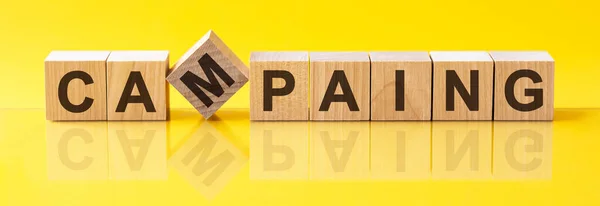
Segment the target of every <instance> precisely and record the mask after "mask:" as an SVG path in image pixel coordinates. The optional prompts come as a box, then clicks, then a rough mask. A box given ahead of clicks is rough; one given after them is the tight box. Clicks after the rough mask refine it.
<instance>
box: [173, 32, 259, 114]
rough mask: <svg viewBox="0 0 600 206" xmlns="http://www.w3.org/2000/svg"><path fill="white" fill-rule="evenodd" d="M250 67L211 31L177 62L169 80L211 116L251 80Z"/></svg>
mask: <svg viewBox="0 0 600 206" xmlns="http://www.w3.org/2000/svg"><path fill="white" fill-rule="evenodd" d="M248 75H249V70H248V67H246V65H244V63H243V62H242V60H240V59H239V58H238V57H237V56H236V55H235V54H234V53H233V52H232V51H231V50H230V49H229V48H228V47H227V45H225V43H223V41H222V40H221V39H220V38H219V37H218V36H217V35H216V34H215V33H214V32H213V31H209V32H208V33H207V34H206V35H204V37H202V38H201V39H200V40H199V41H198V42H196V44H195V45H194V46H193V47H192V48H190V49H189V50H188V51H187V52H186V53H185V54H184V55H183V57H181V59H179V61H177V63H175V66H174V67H173V68H172V71H171V74H169V75H168V76H167V81H169V83H171V85H173V87H175V89H177V91H179V92H180V93H181V94H182V95H183V96H184V97H185V98H186V99H187V100H188V101H189V102H190V103H191V104H192V105H193V106H194V108H196V110H198V112H200V113H201V114H202V116H204V118H206V119H208V118H209V117H211V116H212V115H213V114H214V113H215V112H216V111H217V110H218V109H219V108H221V106H223V104H225V102H226V101H227V100H229V98H231V96H233V94H235V93H236V92H237V91H238V90H239V89H240V88H242V86H244V84H246V82H248V77H249V76H248Z"/></svg>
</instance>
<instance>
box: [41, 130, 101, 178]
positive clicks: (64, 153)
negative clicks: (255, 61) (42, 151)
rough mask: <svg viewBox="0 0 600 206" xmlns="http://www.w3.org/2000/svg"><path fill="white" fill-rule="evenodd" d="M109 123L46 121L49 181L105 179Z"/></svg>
mask: <svg viewBox="0 0 600 206" xmlns="http://www.w3.org/2000/svg"><path fill="white" fill-rule="evenodd" d="M106 146H107V140H106V122H104V121H102V122H47V123H46V158H47V160H46V163H47V171H48V179H50V180H106V179H107V177H108V176H107V175H108V155H107V150H106Z"/></svg>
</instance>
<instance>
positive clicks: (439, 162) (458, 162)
mask: <svg viewBox="0 0 600 206" xmlns="http://www.w3.org/2000/svg"><path fill="white" fill-rule="evenodd" d="M431 127H432V128H431V130H432V132H431V133H432V134H431V135H432V137H431V139H432V143H431V154H432V158H431V159H432V163H431V176H432V177H433V178H434V179H486V178H491V177H492V123H491V122H483V121H481V122H479V121H475V122H473V121H471V122H433V123H432V125H431Z"/></svg>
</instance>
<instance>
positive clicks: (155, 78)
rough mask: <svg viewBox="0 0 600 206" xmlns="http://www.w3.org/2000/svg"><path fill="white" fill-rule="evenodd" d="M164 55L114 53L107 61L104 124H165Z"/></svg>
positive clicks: (129, 52) (166, 67) (166, 100)
mask: <svg viewBox="0 0 600 206" xmlns="http://www.w3.org/2000/svg"><path fill="white" fill-rule="evenodd" d="M168 68H169V52H167V51H114V52H111V53H110V56H109V57H108V60H107V88H108V92H107V96H108V97H107V104H108V120H166V119H167V114H168V110H169V109H168V107H167V105H168V104H167V102H168V99H169V98H168V93H167V82H166V81H165V77H166V75H167V70H168Z"/></svg>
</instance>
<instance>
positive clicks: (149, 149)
mask: <svg viewBox="0 0 600 206" xmlns="http://www.w3.org/2000/svg"><path fill="white" fill-rule="evenodd" d="M108 159H109V168H110V169H109V177H110V179H114V180H165V179H167V123H166V122H163V121H143V122H109V123H108Z"/></svg>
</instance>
